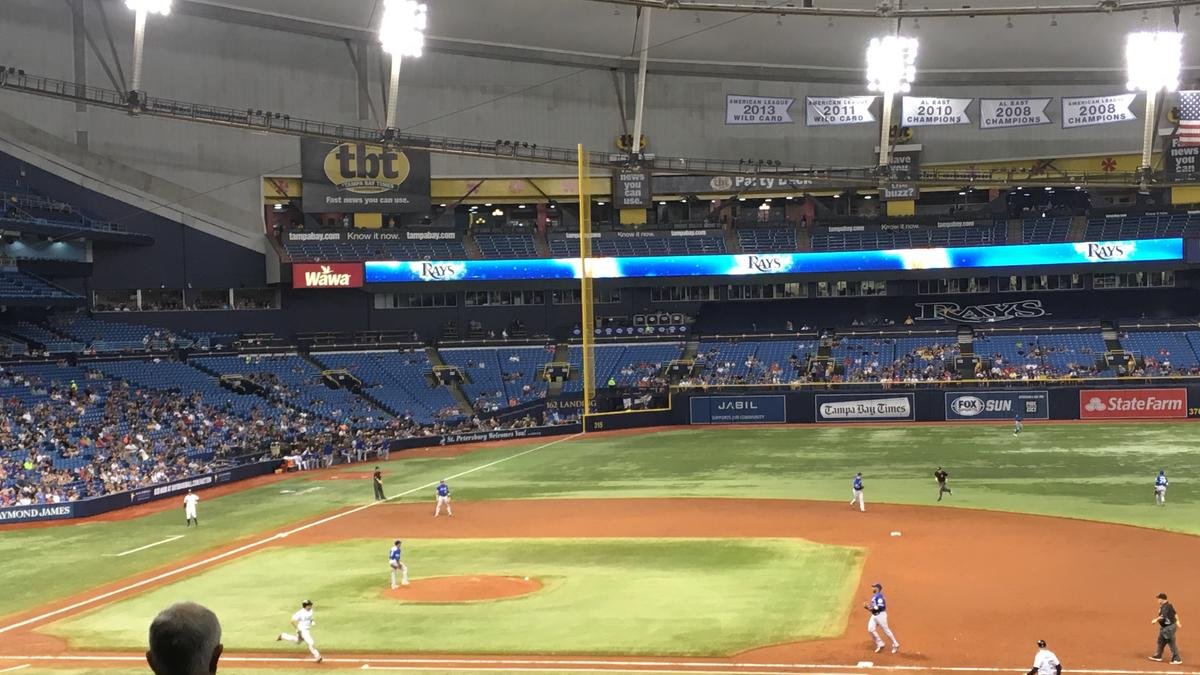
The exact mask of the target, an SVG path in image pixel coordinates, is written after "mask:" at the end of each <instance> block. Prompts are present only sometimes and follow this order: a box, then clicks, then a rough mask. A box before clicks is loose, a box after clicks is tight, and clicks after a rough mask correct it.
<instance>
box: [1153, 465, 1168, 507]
mask: <svg viewBox="0 0 1200 675" xmlns="http://www.w3.org/2000/svg"><path fill="white" fill-rule="evenodd" d="M1154 503H1155V504H1157V505H1159V506H1166V505H1167V472H1166V471H1162V470H1160V471H1159V472H1158V475H1157V476H1155V478H1154Z"/></svg>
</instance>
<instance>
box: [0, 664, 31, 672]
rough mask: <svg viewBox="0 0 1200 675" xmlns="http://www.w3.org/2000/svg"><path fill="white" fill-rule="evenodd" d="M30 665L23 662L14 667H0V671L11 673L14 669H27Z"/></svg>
mask: <svg viewBox="0 0 1200 675" xmlns="http://www.w3.org/2000/svg"><path fill="white" fill-rule="evenodd" d="M28 667H29V664H28V663H22V664H21V665H19V666H13V667H12V668H2V669H0V673H11V672H12V671H14V670H25V669H26V668H28Z"/></svg>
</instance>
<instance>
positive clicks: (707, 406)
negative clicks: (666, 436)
mask: <svg viewBox="0 0 1200 675" xmlns="http://www.w3.org/2000/svg"><path fill="white" fill-rule="evenodd" d="M688 405H689V406H690V413H691V418H690V419H691V423H692V424H781V423H783V422H786V421H787V397H786V396H782V395H774V396H693V397H692V398H690V399H688Z"/></svg>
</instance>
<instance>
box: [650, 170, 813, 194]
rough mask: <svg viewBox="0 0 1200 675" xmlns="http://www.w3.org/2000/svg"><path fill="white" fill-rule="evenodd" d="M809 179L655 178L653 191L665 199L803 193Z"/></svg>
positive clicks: (781, 177)
mask: <svg viewBox="0 0 1200 675" xmlns="http://www.w3.org/2000/svg"><path fill="white" fill-rule="evenodd" d="M813 184H814V183H813V180H812V179H811V178H791V177H787V176H769V175H767V176H656V177H655V178H654V189H656V190H658V193H659V194H664V195H697V194H713V193H717V194H722V193H725V194H729V195H734V194H752V193H755V192H779V191H788V190H796V189H804V188H807V187H811V186H812V185H813Z"/></svg>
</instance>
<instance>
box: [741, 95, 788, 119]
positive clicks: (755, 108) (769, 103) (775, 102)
mask: <svg viewBox="0 0 1200 675" xmlns="http://www.w3.org/2000/svg"><path fill="white" fill-rule="evenodd" d="M795 102H796V99H794V98H770V97H766V96H736V95H734V94H730V95H728V96H726V97H725V123H726V124H791V123H792V116H791V114H790V113H789V112H788V111H789V109H790V108H791V107H792V104H793V103H795Z"/></svg>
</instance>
